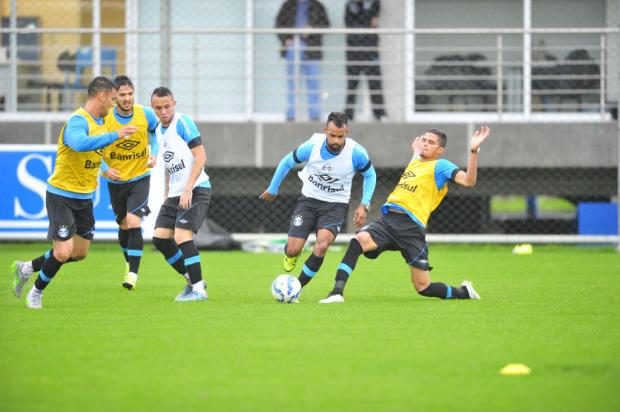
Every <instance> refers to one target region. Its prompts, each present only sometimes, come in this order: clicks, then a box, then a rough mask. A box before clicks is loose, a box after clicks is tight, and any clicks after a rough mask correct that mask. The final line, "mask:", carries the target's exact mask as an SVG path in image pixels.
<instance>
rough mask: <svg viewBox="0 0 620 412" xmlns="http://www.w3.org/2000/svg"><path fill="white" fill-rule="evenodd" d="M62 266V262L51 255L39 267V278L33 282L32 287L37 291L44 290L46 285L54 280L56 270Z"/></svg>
mask: <svg viewBox="0 0 620 412" xmlns="http://www.w3.org/2000/svg"><path fill="white" fill-rule="evenodd" d="M61 266H62V262H60V261H59V260H58V259H56V257H55V256H54V254H53V253H51V254H50V256H49V257H48V258H47V259H45V261H44V262H43V265H41V270H40V271H39V276H38V277H37V279H36V280H35V281H34V286H35V287H36V288H37V289H39V290H41V291H42V290H44V289H45V288H46V287H47V285H49V283H50V282H51V281H52V279H54V276H56V273H58V270H60V267H61Z"/></svg>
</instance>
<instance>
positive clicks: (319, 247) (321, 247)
mask: <svg viewBox="0 0 620 412" xmlns="http://www.w3.org/2000/svg"><path fill="white" fill-rule="evenodd" d="M330 245H331V242H329V241H326V240H323V241H321V242H317V243H315V244H314V248H313V249H314V250H313V253H314V254H315V255H316V256H325V253H327V249H329V246H330Z"/></svg>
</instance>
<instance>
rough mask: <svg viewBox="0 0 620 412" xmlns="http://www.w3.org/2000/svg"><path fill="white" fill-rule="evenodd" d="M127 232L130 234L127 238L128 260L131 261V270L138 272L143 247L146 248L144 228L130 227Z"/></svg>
mask: <svg viewBox="0 0 620 412" xmlns="http://www.w3.org/2000/svg"><path fill="white" fill-rule="evenodd" d="M127 232H128V234H129V239H128V240H127V262H128V263H129V271H130V272H133V273H135V274H138V269H139V268H140V259H141V258H142V249H144V239H143V238H142V229H141V228H139V227H138V228H134V229H129V230H127Z"/></svg>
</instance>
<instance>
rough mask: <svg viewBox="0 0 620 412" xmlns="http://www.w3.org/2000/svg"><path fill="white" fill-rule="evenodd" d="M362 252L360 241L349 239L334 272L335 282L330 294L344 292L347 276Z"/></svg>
mask: <svg viewBox="0 0 620 412" xmlns="http://www.w3.org/2000/svg"><path fill="white" fill-rule="evenodd" d="M362 252H363V249H362V245H360V242H358V241H357V239H356V238H353V239H351V241H350V242H349V247H348V248H347V251H346V252H345V254H344V257H343V258H342V262H340V265H339V266H338V271H337V272H336V283H335V285H334V289H333V290H332V292H331V294H332V295H342V294H344V287H345V286H346V284H347V280H349V276H350V275H351V273H352V272H353V270H354V269H355V265H356V264H357V259H359V257H360V255H361V254H362Z"/></svg>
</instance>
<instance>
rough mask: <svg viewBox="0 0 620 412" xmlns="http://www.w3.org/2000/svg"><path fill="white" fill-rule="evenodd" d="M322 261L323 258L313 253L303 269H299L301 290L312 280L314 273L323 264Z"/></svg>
mask: <svg viewBox="0 0 620 412" xmlns="http://www.w3.org/2000/svg"><path fill="white" fill-rule="evenodd" d="M323 259H325V256H317V255H315V254H314V253H313V254H311V255H310V257H309V258H308V259H307V260H306V262H305V263H304V267H303V268H302V269H301V273H300V274H299V283H301V287H302V288H303V287H304V286H306V285H307V284H308V282H310V281H311V280H312V278H313V277H314V275H316V272H318V271H319V269H320V268H321V265H322V264H323Z"/></svg>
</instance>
